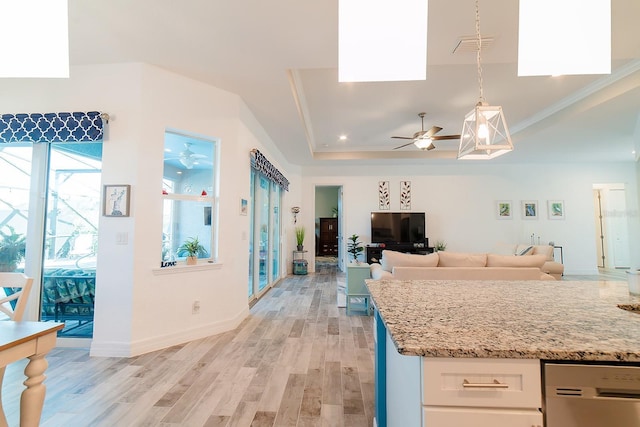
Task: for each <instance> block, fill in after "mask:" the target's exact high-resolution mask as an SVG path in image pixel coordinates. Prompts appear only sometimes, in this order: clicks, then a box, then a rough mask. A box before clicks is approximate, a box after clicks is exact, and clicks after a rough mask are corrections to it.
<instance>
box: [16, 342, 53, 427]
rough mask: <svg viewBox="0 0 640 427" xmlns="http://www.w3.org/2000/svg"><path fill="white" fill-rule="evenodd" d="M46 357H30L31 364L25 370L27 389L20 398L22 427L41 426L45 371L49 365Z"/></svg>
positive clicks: (35, 355)
mask: <svg viewBox="0 0 640 427" xmlns="http://www.w3.org/2000/svg"><path fill="white" fill-rule="evenodd" d="M44 356H45V355H44V354H34V355H33V356H30V357H29V363H28V364H27V366H26V367H25V368H24V374H25V375H26V376H27V379H26V380H25V382H24V385H25V386H26V387H27V388H26V389H25V390H24V391H23V392H22V397H21V398H20V427H38V426H39V425H40V416H41V415H42V406H43V405H44V395H45V391H46V387H45V385H44V384H43V381H44V379H45V375H44V371H46V369H47V366H48V365H49V364H48V363H47V360H46V359H45V358H44Z"/></svg>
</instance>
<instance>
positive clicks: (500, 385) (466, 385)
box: [462, 380, 509, 388]
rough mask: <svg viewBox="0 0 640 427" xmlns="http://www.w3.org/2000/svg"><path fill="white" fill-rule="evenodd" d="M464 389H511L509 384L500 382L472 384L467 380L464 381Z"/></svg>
mask: <svg viewBox="0 0 640 427" xmlns="http://www.w3.org/2000/svg"><path fill="white" fill-rule="evenodd" d="M462 387H463V388H509V384H504V383H501V382H499V381H498V380H493V382H492V383H470V382H469V381H467V380H463V381H462Z"/></svg>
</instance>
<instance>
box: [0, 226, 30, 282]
mask: <svg viewBox="0 0 640 427" xmlns="http://www.w3.org/2000/svg"><path fill="white" fill-rule="evenodd" d="M7 228H8V229H9V233H5V232H3V231H1V230H0V271H7V272H13V271H16V269H17V268H18V264H19V263H20V261H22V259H23V258H24V255H25V251H26V249H27V241H26V238H25V236H24V235H22V234H19V233H16V232H15V229H14V228H13V227H11V226H10V225H8V226H7Z"/></svg>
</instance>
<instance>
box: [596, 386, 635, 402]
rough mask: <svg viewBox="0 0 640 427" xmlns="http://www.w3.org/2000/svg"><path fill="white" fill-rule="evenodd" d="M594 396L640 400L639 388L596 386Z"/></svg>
mask: <svg viewBox="0 0 640 427" xmlns="http://www.w3.org/2000/svg"><path fill="white" fill-rule="evenodd" d="M595 397H598V398H606V399H619V400H629V399H636V400H640V390H619V389H608V388H597V389H596V396H595Z"/></svg>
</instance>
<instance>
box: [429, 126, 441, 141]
mask: <svg viewBox="0 0 640 427" xmlns="http://www.w3.org/2000/svg"><path fill="white" fill-rule="evenodd" d="M441 130H442V128H441V127H438V126H431V129H429V130H428V131H426V132H425V135H426V136H427V138H431V137H432V136H433V135H435V134H436V133H438V132H440V131H441Z"/></svg>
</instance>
